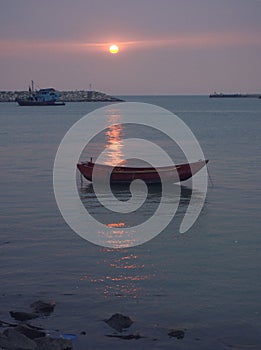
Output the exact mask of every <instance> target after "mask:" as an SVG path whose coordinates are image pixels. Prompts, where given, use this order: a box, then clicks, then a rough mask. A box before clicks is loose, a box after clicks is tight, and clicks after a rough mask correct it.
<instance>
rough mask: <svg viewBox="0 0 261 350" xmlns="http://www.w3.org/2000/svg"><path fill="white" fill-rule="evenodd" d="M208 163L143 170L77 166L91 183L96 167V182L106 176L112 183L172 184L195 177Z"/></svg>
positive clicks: (106, 166)
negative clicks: (137, 181)
mask: <svg viewBox="0 0 261 350" xmlns="http://www.w3.org/2000/svg"><path fill="white" fill-rule="evenodd" d="M207 163H208V160H199V161H198V162H194V163H187V164H180V165H176V166H166V167H158V168H157V169H156V168H153V167H151V168H141V167H128V166H115V167H114V166H109V165H103V164H95V163H93V162H92V161H90V162H82V163H78V164H77V168H78V169H79V171H80V173H81V174H82V175H83V176H84V177H85V178H86V179H87V180H89V181H91V182H92V181H93V176H92V175H93V168H94V165H95V181H102V180H104V179H105V177H106V175H109V174H111V175H110V182H111V183H118V184H119V183H130V182H132V181H133V180H137V179H140V180H143V181H145V182H146V183H154V184H156V183H161V181H164V180H166V181H169V182H170V181H171V182H172V183H175V182H180V181H185V180H187V179H189V178H191V177H192V176H193V175H195V174H196V173H197V172H198V171H199V170H200V169H201V168H203V167H204V166H205V165H206V164H207Z"/></svg>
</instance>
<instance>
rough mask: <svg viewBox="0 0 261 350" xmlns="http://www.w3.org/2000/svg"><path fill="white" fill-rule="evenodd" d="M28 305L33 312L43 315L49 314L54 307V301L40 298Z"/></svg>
mask: <svg viewBox="0 0 261 350" xmlns="http://www.w3.org/2000/svg"><path fill="white" fill-rule="evenodd" d="M30 307H31V308H32V310H33V311H34V312H35V313H38V314H43V315H45V316H49V315H50V314H51V313H52V312H53V310H54V308H55V303H54V302H46V301H42V300H37V301H35V302H33V303H32V304H31V305H30Z"/></svg>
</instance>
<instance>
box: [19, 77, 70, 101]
mask: <svg viewBox="0 0 261 350" xmlns="http://www.w3.org/2000/svg"><path fill="white" fill-rule="evenodd" d="M60 96H61V94H60V93H59V92H58V91H56V90H55V89H54V88H47V89H40V90H35V89H34V82H33V81H32V85H31V86H29V95H28V96H27V97H24V98H17V99H16V102H17V103H18V104H19V106H64V105H65V103H64V102H62V101H57V100H58V99H59V98H60Z"/></svg>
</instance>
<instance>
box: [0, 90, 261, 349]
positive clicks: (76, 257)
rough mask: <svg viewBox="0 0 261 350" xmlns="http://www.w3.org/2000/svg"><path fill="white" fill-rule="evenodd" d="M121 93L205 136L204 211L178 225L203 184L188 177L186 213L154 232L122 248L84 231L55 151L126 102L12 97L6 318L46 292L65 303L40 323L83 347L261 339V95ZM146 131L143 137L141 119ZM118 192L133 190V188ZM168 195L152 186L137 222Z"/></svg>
mask: <svg viewBox="0 0 261 350" xmlns="http://www.w3.org/2000/svg"><path fill="white" fill-rule="evenodd" d="M122 98H124V99H125V101H127V102H142V103H149V104H153V105H156V106H159V107H162V108H164V109H167V110H168V111H170V112H172V113H174V114H175V115H177V116H178V117H179V118H180V119H181V120H182V121H183V122H184V123H185V124H186V125H187V126H188V127H189V128H190V130H191V131H192V132H193V134H194V135H195V136H196V138H197V140H198V141H199V143H200V145H201V148H202V150H203V152H204V155H205V157H206V159H209V163H208V173H209V179H208V189H207V193H206V199H205V202H204V204H203V208H202V210H201V213H200V215H199V217H198V219H197V220H196V221H195V223H194V224H193V225H192V227H191V228H190V229H189V230H188V231H186V232H183V233H181V232H179V230H178V227H179V224H180V221H181V220H182V218H183V216H184V214H185V212H186V208H187V207H188V205H189V202H190V199H191V196H192V193H193V190H192V189H191V182H188V183H187V182H184V183H183V186H182V190H181V194H180V202H179V207H178V210H177V215H175V218H173V220H171V221H170V223H169V224H168V225H167V227H166V228H165V229H164V230H163V231H162V232H161V233H160V234H158V235H157V236H156V237H154V238H152V239H151V240H148V241H147V242H144V243H143V244H140V245H137V246H133V247H124V248H111V247H106V246H102V245H97V244H94V243H92V242H90V241H88V240H86V239H84V238H82V237H81V236H79V235H78V234H77V233H76V232H74V230H72V228H71V227H70V226H69V225H68V224H67V222H66V221H65V220H64V218H63V216H62V215H61V212H60V210H59V208H58V205H57V203H56V199H55V193H54V188H53V167H54V161H55V156H56V152H57V150H58V147H59V144H60V142H61V140H62V139H63V137H64V135H65V134H66V133H67V131H68V130H69V129H70V128H71V127H72V126H73V125H74V124H75V123H76V122H77V121H78V120H80V119H81V118H82V117H83V116H85V115H86V114H88V113H91V112H93V111H94V110H96V109H97V108H100V107H104V106H107V107H108V108H109V109H110V108H112V109H114V110H115V108H116V107H115V103H112V104H109V103H105V102H95V103H94V102H93V103H84V102H82V103H66V105H65V106H59V107H51V106H44V107H20V106H18V105H17V104H16V103H1V104H0V124H1V128H0V164H1V171H0V174H1V181H0V188H1V201H0V203H1V204H0V205H1V211H0V218H1V221H0V231H1V233H0V271H1V272H0V273H1V284H0V286H1V288H0V320H1V321H5V322H10V323H15V322H16V321H15V320H13V319H12V318H11V317H10V315H9V311H11V310H12V311H30V304H31V303H32V302H34V301H36V300H44V301H52V302H54V303H55V304H56V306H55V309H54V312H53V313H52V314H51V315H49V316H45V317H39V318H37V319H35V320H32V321H31V323H32V324H33V325H35V326H39V327H43V328H44V329H45V330H46V332H47V333H48V334H50V335H51V336H53V337H63V336H65V337H66V336H67V337H71V339H72V342H73V349H75V350H85V349H126V350H127V349H134V348H135V349H137V350H138V349H177V350H180V349H182V350H183V349H189V350H225V349H261V333H260V327H261V303H260V295H261V273H260V271H261V254H260V247H261V228H260V226H261V225H260V224H261V216H260V208H261V187H260V176H261V164H260V154H261V152H260V147H261V141H260V140H261V99H255V98H226V99H224V98H216V99H214V98H209V97H208V96H177V95H175V96H122ZM162 122H163V121H162ZM92 123H93V121H92ZM94 123H95V121H94ZM92 126H93V125H90V127H92ZM117 135H118V136H117V137H121V134H120V136H119V133H118V134H117ZM135 137H136V138H143V137H144V132H143V130H142V128H141V129H140V128H139V127H138V126H137V128H136V129H135ZM96 141H97V140H96ZM116 141H118V140H116ZM96 143H97V142H96ZM87 153H88V152H87ZM89 155H90V156H91V154H88V156H89ZM76 183H77V190H78V193H79V198H80V199H81V201H82V203H83V204H84V205H85V206H86V207H87V210H89V211H90V212H91V214H92V215H93V216H95V215H96V214H97V215H98V216H103V214H104V217H105V218H107V221H108V217H110V216H109V214H108V212H105V211H104V210H105V208H104V207H103V206H102V205H101V204H99V201H97V198H95V195H94V189H93V188H92V187H91V185H90V184H89V183H88V182H87V181H86V180H82V179H81V178H80V176H79V173H78V172H77V173H76ZM116 192H117V196H118V197H117V198H118V199H119V200H128V199H129V192H128V190H126V189H125V188H124V189H123V188H122V189H121V188H117V189H116ZM105 196H106V195H105ZM160 196H161V191H160V190H158V189H152V192H150V193H149V196H148V199H147V200H148V203H147V206H146V207H144V209H142V210H140V211H139V212H138V218H136V219H137V220H138V222H140V221H142V220H143V219H144V217H145V219H146V218H147V217H148V216H150V214H151V215H153V213H154V211H155V205H157V204H158V203H159V201H160ZM194 205H196V206H197V205H200V204H199V203H198V204H197V202H196V204H195V203H194ZM88 207H89V208H88ZM72 215H77V213H75V212H73V213H72ZM113 215H114V216H113V220H114V221H115V220H117V215H116V214H115V213H114V214H113ZM162 215H163V216H164V213H163V214H162ZM136 216H137V215H136ZM159 219H160V218H159ZM105 221H106V220H105ZM86 226H87V227H86V230H87V232H88V229H90V230H91V229H92V228H88V225H86ZM92 233H93V234H95V233H96V232H92ZM117 313H118V314H122V315H124V316H128V317H130V318H131V320H132V321H133V323H132V325H131V326H130V327H128V328H126V329H124V330H122V332H119V331H117V330H115V329H113V328H111V327H110V326H109V325H108V324H107V323H106V322H105V321H106V320H108V319H110V317H111V316H112V315H114V314H117ZM3 329H4V327H2V328H0V330H2V331H3ZM177 335H179V336H177Z"/></svg>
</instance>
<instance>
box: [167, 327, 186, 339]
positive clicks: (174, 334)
mask: <svg viewBox="0 0 261 350" xmlns="http://www.w3.org/2000/svg"><path fill="white" fill-rule="evenodd" d="M168 336H169V337H171V338H177V339H183V338H184V336H185V332H184V331H183V330H181V329H171V330H170V331H169V332H168Z"/></svg>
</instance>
